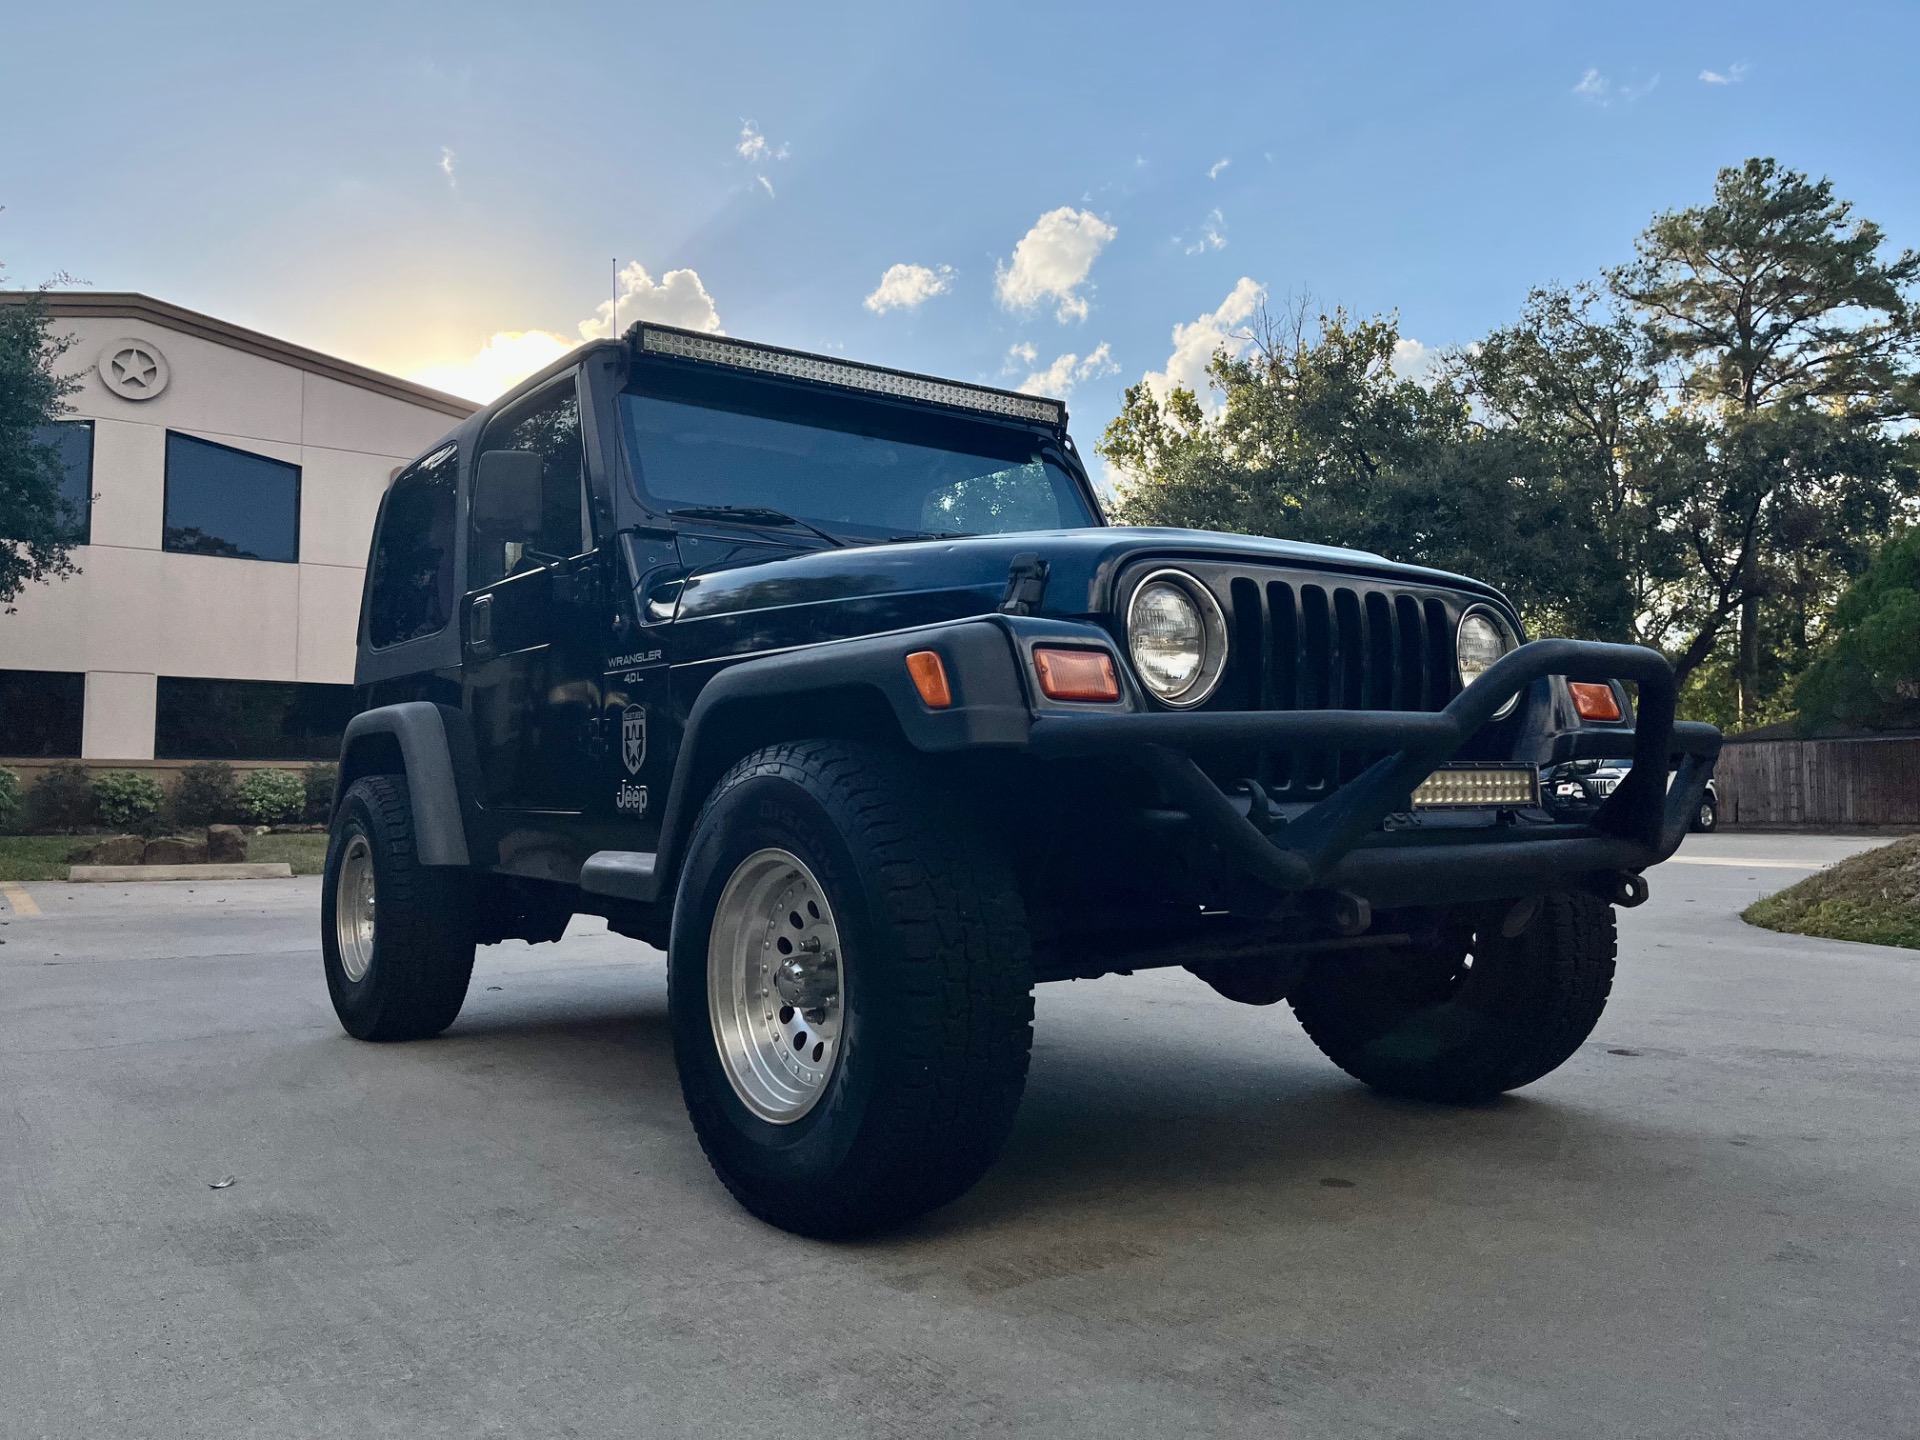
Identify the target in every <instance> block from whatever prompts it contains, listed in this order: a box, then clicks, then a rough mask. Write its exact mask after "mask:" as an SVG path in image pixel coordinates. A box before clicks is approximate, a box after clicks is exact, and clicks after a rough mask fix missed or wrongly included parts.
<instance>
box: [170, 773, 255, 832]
mask: <svg viewBox="0 0 1920 1440" xmlns="http://www.w3.org/2000/svg"><path fill="white" fill-rule="evenodd" d="M239 793H240V783H239V781H238V780H236V779H235V778H234V774H233V767H232V766H231V765H229V764H227V762H226V761H224V760H203V761H201V762H200V763H199V764H198V765H189V766H187V768H186V769H184V770H182V771H181V772H180V785H179V788H177V789H176V790H175V791H174V792H173V815H174V819H175V820H177V821H178V822H179V823H180V824H181V825H185V826H192V827H198V826H201V825H212V824H214V823H215V822H217V821H221V820H227V819H230V818H232V816H233V815H234V805H235V802H236V801H237V800H238V798H239Z"/></svg>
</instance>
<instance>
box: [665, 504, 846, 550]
mask: <svg viewBox="0 0 1920 1440" xmlns="http://www.w3.org/2000/svg"><path fill="white" fill-rule="evenodd" d="M667 514H669V515H671V516H672V517H674V518H675V519H676V520H724V521H731V522H733V523H734V524H736V525H793V526H797V527H798V528H799V529H802V530H807V531H810V532H812V533H813V534H815V535H818V536H819V537H820V538H821V539H822V540H824V541H826V542H827V543H828V544H829V545H833V546H837V547H839V548H842V549H844V548H845V547H846V544H847V542H846V541H845V540H842V539H841V538H840V537H839V536H838V535H831V534H828V533H827V532H826V531H825V530H822V529H821V528H820V527H819V526H818V525H814V524H812V523H810V522H808V521H806V520H802V519H801V518H800V517H799V516H797V515H789V514H787V512H786V511H784V510H771V509H768V508H767V507H766V506H764V505H684V506H682V507H680V508H679V509H677V510H669V511H667Z"/></svg>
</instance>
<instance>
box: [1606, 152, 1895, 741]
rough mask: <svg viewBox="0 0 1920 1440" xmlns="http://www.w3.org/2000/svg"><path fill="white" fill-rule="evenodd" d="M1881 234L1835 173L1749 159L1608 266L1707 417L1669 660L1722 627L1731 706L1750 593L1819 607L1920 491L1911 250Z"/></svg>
mask: <svg viewBox="0 0 1920 1440" xmlns="http://www.w3.org/2000/svg"><path fill="white" fill-rule="evenodd" d="M1885 249H1886V245H1885V236H1884V235H1883V233H1882V232H1881V230H1880V228H1879V227H1878V226H1877V225H1875V224H1874V223H1873V222H1872V221H1870V220H1858V219H1855V218H1854V216H1853V212H1852V206H1851V205H1850V204H1849V203H1848V202H1847V201H1844V200H1840V199H1836V198H1835V196H1834V194H1833V184H1832V182H1831V181H1830V180H1826V179H1821V180H1818V181H1814V180H1809V179H1808V178H1807V176H1806V175H1804V174H1801V173H1799V172H1798V171H1794V170H1789V169H1786V168H1784V167H1782V166H1781V165H1779V164H1778V163H1777V162H1776V161H1773V160H1770V159H1768V160H1762V159H1755V160H1749V161H1747V162H1746V164H1744V165H1742V166H1740V167H1738V168H1729V169H1726V170H1722V171H1721V172H1720V175H1719V178H1718V180H1717V181H1716V183H1715V185H1714V195H1713V201H1712V203H1711V204H1708V205H1703V206H1695V207H1691V208H1689V209H1685V210H1679V211H1674V212H1671V213H1669V214H1665V215H1660V216H1657V217H1656V218H1655V219H1654V221H1653V223H1652V224H1651V225H1649V226H1648V227H1647V230H1646V231H1645V233H1644V234H1642V235H1641V237H1640V239H1639V242H1638V245H1637V256H1636V258H1635V260H1634V261H1633V262H1632V263H1631V264H1629V265H1626V266H1623V267H1621V268H1620V269H1618V270H1615V271H1614V272H1612V273H1611V274H1610V276H1609V281H1610V284H1611V287H1612V289H1613V292H1614V293H1615V295H1617V296H1618V297H1619V298H1620V299H1621V300H1622V301H1624V302H1625V303H1626V304H1628V305H1630V306H1631V307H1633V309H1634V310H1635V311H1636V312H1638V314H1639V315H1640V317H1641V319H1642V324H1643V326H1644V331H1645V334H1646V336H1647V340H1648V343H1649V346H1650V359H1651V360H1652V362H1653V363H1654V364H1655V365H1657V366H1659V367H1661V368H1662V369H1663V371H1664V373H1665V376H1666V377H1667V378H1668V379H1669V380H1670V381H1671V383H1672V384H1673V386H1674V389H1675V400H1676V405H1677V408H1679V409H1681V410H1683V411H1685V412H1688V413H1691V414H1693V415H1695V416H1697V417H1699V418H1700V419H1701V420H1702V421H1703V422H1704V423H1706V424H1708V425H1709V426H1711V427H1713V431H1714V434H1713V443H1712V447H1711V454H1710V460H1711V463H1710V464H1709V465H1707V466H1706V467H1705V468H1704V469H1703V470H1702V471H1701V472H1700V473H1699V475H1698V477H1697V482H1698V483H1697V485H1696V487H1695V488H1694V489H1693V490H1692V492H1691V494H1690V496H1689V497H1688V503H1686V504H1684V505H1682V506H1680V507H1679V508H1678V510H1677V512H1676V514H1675V517H1674V520H1675V524H1676V526H1677V528H1678V533H1679V534H1680V535H1681V536H1682V537H1683V538H1684V540H1685V542H1686V544H1687V547H1688V549H1689V550H1690V551H1691V552H1692V554H1693V556H1694V559H1695V561H1696V568H1695V573H1694V575H1693V576H1692V577H1691V582H1692V583H1691V584H1690V585H1688V586H1686V587H1685V589H1686V591H1687V593H1688V595H1689V597H1690V600H1691V604H1690V606H1688V607H1687V608H1688V610H1689V612H1690V613H1689V616H1688V622H1689V623H1690V624H1691V627H1692V628H1693V631H1694V633H1693V636H1692V638H1691V639H1690V640H1688V641H1687V643H1686V645H1685V646H1684V648H1683V649H1682V650H1681V652H1680V656H1681V658H1680V664H1681V666H1682V667H1683V669H1685V670H1691V669H1692V668H1693V667H1694V666H1697V665H1699V664H1700V663H1701V662H1702V661H1704V660H1705V659H1706V658H1707V656H1708V655H1709V654H1711V653H1712V651H1713V649H1714V647H1715V646H1716V644H1717V643H1718V641H1719V638H1720V635H1721V632H1722V630H1723V629H1724V628H1725V627H1726V626H1727V625H1728V624H1729V623H1732V624H1736V625H1737V631H1738V649H1737V657H1736V661H1735V674H1736V676H1737V683H1738V700H1739V713H1740V715H1741V716H1742V718H1743V719H1748V720H1751V719H1754V718H1757V717H1758V714H1759V712H1760V710H1761V706H1762V704H1763V689H1764V685H1765V681H1766V680H1767V678H1768V677H1767V675H1766V673H1765V672H1766V671H1767V669H1768V668H1769V664H1768V660H1767V659H1766V658H1763V657H1765V656H1766V652H1767V646H1766V638H1767V637H1766V630H1767V624H1766V619H1765V618H1764V617H1763V610H1765V609H1768V608H1774V609H1779V610H1785V611H1787V612H1789V613H1792V614H1797V615H1800V616H1802V617H1811V616H1816V615H1817V614H1818V613H1819V612H1821V611H1822V610H1824V609H1825V608H1826V607H1827V606H1828V605H1830V604H1831V603H1832V600H1833V599H1834V598H1835V596H1836V595H1837V593H1838V591H1839V589H1840V588H1841V586H1842V585H1843V584H1844V583H1845V581H1846V579H1847V578H1848V577H1849V576H1851V575H1853V574H1856V573H1858V571H1859V569H1860V567H1861V565H1862V564H1863V563H1864V560H1865V557H1866V555H1867V553H1868V552H1869V550H1870V547H1871V543H1872V540H1873V538H1874V537H1875V536H1876V535H1879V534H1884V533H1885V531H1886V529H1887V527H1888V525H1889V524H1891V523H1892V520H1893V517H1894V516H1895V515H1897V514H1898V513H1900V511H1901V509H1902V508H1903V503H1904V502H1906V501H1908V500H1910V499H1911V497H1912V496H1913V495H1914V494H1915V491H1916V483H1915V480H1916V476H1915V465H1914V459H1915V456H1914V446H1913V441H1912V438H1911V435H1910V434H1909V433H1907V432H1906V430H1905V429H1904V428H1903V426H1902V422H1905V421H1909V420H1911V419H1912V418H1913V417H1914V416H1915V414H1916V412H1917V411H1920V363H1917V362H1920V314H1916V311H1915V308H1914V294H1913V291H1914V286H1915V283H1916V281H1920V253H1916V252H1914V251H1912V250H1903V251H1901V252H1899V253H1898V254H1893V255H1886V254H1883V252H1884V251H1885ZM1802 631H1803V634H1802V636H1801V640H1802V642H1803V648H1804V641H1805V639H1806V638H1807V637H1806V636H1805V634H1804V625H1803V626H1802ZM1772 659H1773V665H1772V668H1773V669H1774V670H1776V671H1778V670H1779V668H1780V667H1779V665H1778V659H1779V656H1778V652H1776V653H1775V655H1774V656H1773V657H1772ZM1776 678H1778V677H1776Z"/></svg>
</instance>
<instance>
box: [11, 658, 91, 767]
mask: <svg viewBox="0 0 1920 1440" xmlns="http://www.w3.org/2000/svg"><path fill="white" fill-rule="evenodd" d="M86 695H87V677H86V676H85V675H82V674H80V673H79V672H78V671H68V670H0V755H6V756H9V757H11V758H14V759H18V760H40V759H51V760H59V759H68V758H72V757H75V756H78V755H79V753H80V721H81V717H82V715H83V713H84V711H85V707H86Z"/></svg>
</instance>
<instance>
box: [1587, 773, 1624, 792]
mask: <svg viewBox="0 0 1920 1440" xmlns="http://www.w3.org/2000/svg"><path fill="white" fill-rule="evenodd" d="M1619 784H1620V782H1619V780H1618V779H1616V778H1615V777H1614V776H1612V775H1589V776H1588V777H1587V789H1589V790H1591V791H1592V792H1593V793H1594V794H1596V795H1611V794H1612V793H1613V792H1614V791H1615V790H1616V789H1617V788H1618V787H1619Z"/></svg>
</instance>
